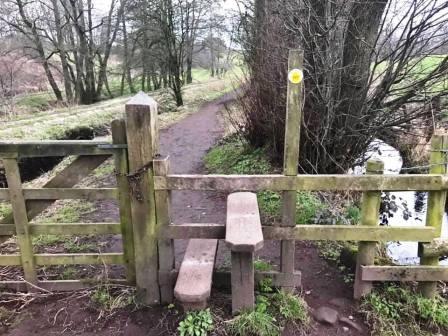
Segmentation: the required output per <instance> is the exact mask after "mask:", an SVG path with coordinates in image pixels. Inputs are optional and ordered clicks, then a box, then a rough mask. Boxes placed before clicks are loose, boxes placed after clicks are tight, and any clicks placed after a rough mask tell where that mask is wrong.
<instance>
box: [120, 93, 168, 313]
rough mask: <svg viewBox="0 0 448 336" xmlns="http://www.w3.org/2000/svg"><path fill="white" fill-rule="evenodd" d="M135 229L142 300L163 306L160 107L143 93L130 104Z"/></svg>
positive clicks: (128, 127)
mask: <svg viewBox="0 0 448 336" xmlns="http://www.w3.org/2000/svg"><path fill="white" fill-rule="evenodd" d="M126 136H127V142H128V161H129V171H130V174H129V176H128V181H129V184H130V189H131V210H132V225H133V232H134V251H135V270H136V283H137V294H138V298H139V299H140V300H141V301H142V302H143V303H145V304H148V305H154V304H159V303H160V292H159V282H158V252H157V240H158V239H157V238H158V237H157V234H158V232H157V221H156V208H155V194H154V176H153V169H152V161H153V158H154V157H155V156H156V154H157V152H158V147H159V146H158V143H159V140H158V128H157V103H156V101H155V100H154V99H152V98H150V97H148V96H147V95H146V94H144V93H143V92H141V93H139V94H137V95H136V96H135V97H134V98H132V99H131V100H130V101H129V102H128V103H127V104H126Z"/></svg>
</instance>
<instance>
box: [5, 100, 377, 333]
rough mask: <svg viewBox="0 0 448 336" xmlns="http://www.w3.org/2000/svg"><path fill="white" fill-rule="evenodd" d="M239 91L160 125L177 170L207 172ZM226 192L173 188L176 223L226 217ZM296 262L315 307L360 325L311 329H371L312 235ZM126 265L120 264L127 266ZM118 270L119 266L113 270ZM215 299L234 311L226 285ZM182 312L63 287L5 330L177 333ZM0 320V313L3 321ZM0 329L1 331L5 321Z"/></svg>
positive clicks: (107, 182)
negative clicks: (112, 301) (95, 297)
mask: <svg viewBox="0 0 448 336" xmlns="http://www.w3.org/2000/svg"><path fill="white" fill-rule="evenodd" d="M233 99H234V94H227V95H225V96H223V97H222V98H220V99H218V100H216V101H213V102H210V103H206V104H204V105H203V106H202V107H201V109H200V110H199V111H198V112H197V113H195V114H193V115H190V116H188V117H187V118H185V119H183V120H181V121H179V122H178V123H176V124H174V125H172V126H170V127H168V128H166V129H163V130H161V133H160V144H161V148H160V152H161V154H162V155H170V161H171V162H170V163H171V172H172V173H185V174H187V173H203V172H204V166H203V163H202V162H203V161H202V159H203V156H204V155H205V154H206V152H207V151H208V150H209V149H210V148H211V147H212V146H213V145H214V144H215V143H216V142H217V141H218V140H219V139H220V138H221V137H222V136H223V133H224V131H223V124H222V120H221V118H220V113H219V112H220V111H221V110H222V109H223V106H224V104H225V103H227V102H231V101H232V100H233ZM100 184H102V185H103V186H113V185H114V184H115V182H114V177H113V175H111V176H109V177H107V178H106V179H104V180H103V181H101V182H100ZM225 200H226V195H225V194H222V193H213V192H191V191H176V192H173V193H172V213H171V214H172V221H173V222H174V223H188V222H190V223H194V222H196V223H199V222H202V223H225ZM84 219H86V220H88V221H117V220H118V209H117V205H116V203H115V202H98V203H97V204H96V211H95V212H93V213H92V214H90V215H89V216H88V218H84ZM186 244H187V242H186V241H183V240H180V241H176V245H175V247H176V265H177V266H178V265H179V264H180V262H181V260H182V255H183V253H184V251H185V247H186ZM109 249H110V250H111V251H120V250H121V239H120V237H118V236H112V237H110V240H109ZM260 257H261V258H263V259H265V260H269V261H271V262H272V263H273V264H274V265H278V264H279V244H278V243H273V242H266V244H265V248H264V249H263V250H262V251H261V252H260ZM217 263H218V265H220V266H221V267H225V266H226V265H227V266H228V263H229V253H228V251H227V250H226V248H225V247H224V244H223V242H221V243H220V247H219V252H218V260H217ZM296 269H298V270H301V271H302V282H303V288H302V291H303V293H304V296H305V299H306V300H307V302H308V304H309V306H310V307H311V309H313V310H315V309H318V308H319V307H322V306H328V307H331V308H333V309H335V310H336V311H338V313H339V315H340V316H341V317H346V318H349V317H350V318H351V319H352V320H353V321H355V322H356V323H357V324H358V325H359V326H361V328H362V331H357V330H355V329H354V328H353V327H350V328H347V327H346V325H343V324H340V323H339V324H336V325H324V324H321V323H318V322H313V326H312V329H311V330H310V331H309V333H307V335H312V336H327V335H328V336H330V335H368V334H369V332H368V331H367V328H366V327H365V326H364V325H363V323H362V322H361V321H362V318H361V316H359V315H358V314H357V313H356V306H355V303H354V302H353V301H352V300H351V295H352V288H351V286H349V285H347V284H345V283H344V281H343V278H342V275H341V274H340V272H339V271H338V269H337V268H336V267H334V266H331V265H329V264H327V262H325V261H324V260H322V259H321V258H320V257H319V255H318V250H317V248H316V247H315V246H314V245H313V244H311V243H308V242H298V243H297V249H296ZM122 271H123V270H122V269H121V268H118V269H117V272H122ZM116 275H119V274H116ZM210 305H211V307H212V309H217V310H219V311H221V312H224V314H223V315H224V316H226V318H229V319H230V310H231V301H230V295H229V293H226V292H221V291H218V290H214V291H213V293H212V298H211V302H210ZM180 316H181V315H179V314H177V313H176V311H175V310H174V311H173V310H168V309H166V308H147V309H143V310H138V311H127V310H125V311H119V312H117V313H113V314H111V315H110V316H108V315H107V314H106V316H104V315H103V316H101V317H100V318H98V317H99V313H98V310H96V309H93V308H92V303H91V302H90V299H89V295H88V294H83V293H82V292H81V293H72V294H62V295H59V296H49V297H43V298H40V299H37V300H35V301H34V302H33V303H31V304H30V305H29V306H28V307H27V308H26V309H24V310H23V311H22V313H21V316H20V317H19V318H18V319H17V322H16V324H15V326H14V327H9V328H8V329H9V331H8V332H4V333H3V334H4V335H10V336H13V335H14V336H15V335H17V336H26V335H42V336H43V335H84V336H87V335H96V336H103V335H104V336H105V335H129V336H131V335H132V336H143V335H150V336H152V335H175V334H176V328H177V324H178V322H179V318H180ZM0 322H1V321H0ZM0 334H2V330H1V323H0ZM283 334H284V335H288V336H289V335H296V334H297V332H296V330H294V328H289V327H288V328H286V329H285V330H284V333H283Z"/></svg>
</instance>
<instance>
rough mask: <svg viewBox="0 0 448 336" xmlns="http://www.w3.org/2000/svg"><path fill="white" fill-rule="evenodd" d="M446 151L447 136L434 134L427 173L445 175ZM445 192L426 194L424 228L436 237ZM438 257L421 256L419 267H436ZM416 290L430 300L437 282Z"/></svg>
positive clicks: (439, 232) (440, 223) (421, 285)
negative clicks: (433, 232) (429, 228)
mask: <svg viewBox="0 0 448 336" xmlns="http://www.w3.org/2000/svg"><path fill="white" fill-rule="evenodd" d="M447 150H448V135H441V134H435V135H433V137H432V140H431V156H430V160H429V163H430V165H431V167H430V169H429V172H430V173H431V174H447V167H446V151H447ZM445 203H446V190H444V191H431V192H430V193H429V194H428V203H427V210H426V226H428V227H432V228H434V230H435V233H436V237H437V238H439V237H440V236H441V234H442V224H443V216H444V213H445ZM438 264H439V257H438V256H436V257H429V256H422V257H421V258H420V265H426V266H437V265H438ZM418 290H419V291H420V292H421V293H422V295H423V296H425V297H428V298H432V297H434V296H435V295H436V294H437V282H426V283H420V284H419V287H418Z"/></svg>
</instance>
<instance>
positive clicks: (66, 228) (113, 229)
mask: <svg viewBox="0 0 448 336" xmlns="http://www.w3.org/2000/svg"><path fill="white" fill-rule="evenodd" d="M30 232H31V234H33V235H42V234H50V235H91V234H93V235H101V234H120V233H121V230H120V223H39V224H31V225H30Z"/></svg>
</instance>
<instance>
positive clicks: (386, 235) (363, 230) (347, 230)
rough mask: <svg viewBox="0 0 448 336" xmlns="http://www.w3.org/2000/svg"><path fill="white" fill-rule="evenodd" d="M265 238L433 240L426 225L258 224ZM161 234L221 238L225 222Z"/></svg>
mask: <svg viewBox="0 0 448 336" xmlns="http://www.w3.org/2000/svg"><path fill="white" fill-rule="evenodd" d="M262 231H263V237H264V239H265V240H282V239H294V240H335V241H349V240H353V241H382V242H388V241H397V240H398V241H421V242H430V241H432V240H433V239H434V230H433V229H432V228H429V227H414V226H409V227H408V226H403V227H390V226H379V227H370V226H360V225H356V226H354V225H317V224H308V225H297V226H295V227H273V226H262ZM162 235H163V236H164V237H166V238H173V239H193V238H196V239H225V225H218V224H198V223H195V224H182V225H169V226H168V227H167V228H166V229H164V230H163V232H162Z"/></svg>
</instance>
